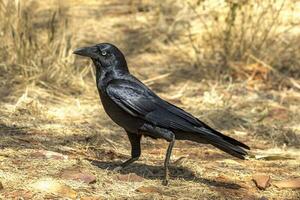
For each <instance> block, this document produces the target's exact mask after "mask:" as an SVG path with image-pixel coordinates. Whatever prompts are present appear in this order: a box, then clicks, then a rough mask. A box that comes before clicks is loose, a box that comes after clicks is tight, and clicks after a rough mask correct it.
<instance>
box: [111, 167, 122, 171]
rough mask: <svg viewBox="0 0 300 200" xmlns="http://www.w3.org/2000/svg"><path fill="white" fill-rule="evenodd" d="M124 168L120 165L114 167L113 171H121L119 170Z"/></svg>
mask: <svg viewBox="0 0 300 200" xmlns="http://www.w3.org/2000/svg"><path fill="white" fill-rule="evenodd" d="M122 169H123V167H121V166H118V167H115V168H114V169H113V171H114V172H119V171H121V170H122Z"/></svg>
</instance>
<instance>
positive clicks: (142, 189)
mask: <svg viewBox="0 0 300 200" xmlns="http://www.w3.org/2000/svg"><path fill="white" fill-rule="evenodd" d="M136 191H137V192H141V193H161V189H160V188H158V187H155V186H141V187H139V188H137V189H136Z"/></svg>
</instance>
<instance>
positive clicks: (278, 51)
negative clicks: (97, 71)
mask: <svg viewBox="0 0 300 200" xmlns="http://www.w3.org/2000/svg"><path fill="white" fill-rule="evenodd" d="M299 13H300V3H299V2H298V1H295V0H280V1H274V0H264V1H259V0H241V1H235V0H226V1H225V0H200V1H196V0H191V1H179V0H166V1H159V0H154V1H150V0H125V1H118V0H109V1H96V0H89V1H88V0H66V1H58V0H52V1H38V0H15V1H10V0H0V19H1V20H0V113H1V114H0V135H1V141H0V147H1V150H0V199H1V198H2V199H15V198H18V197H22V198H24V199H59V198H63V197H65V198H70V199H75V198H76V197H80V198H81V199H91V198H92V199H128V198H130V199H228V198H229V199H266V198H267V199H291V200H294V199H299V198H300V193H299V190H297V189H283V188H280V187H276V186H275V184H271V186H270V187H269V188H267V189H266V190H259V189H258V188H257V187H256V186H255V184H254V183H253V182H252V177H253V175H254V174H264V175H267V176H270V177H271V179H272V180H273V182H274V183H276V182H277V181H279V180H286V179H292V178H296V177H299V174H300V170H299V169H300V166H299V163H300V162H299V161H300V157H299V155H300V153H299V146H300V126H299V124H300V114H299V112H298V111H299V110H300V104H299V102H300V92H299V90H300V45H299V44H300V26H299V25H300V16H299ZM104 41H106V42H112V43H115V44H116V45H117V46H120V47H121V49H122V50H123V51H124V52H125V54H126V57H127V60H128V63H129V68H130V70H131V71H132V73H133V74H134V75H136V76H137V77H138V78H140V79H142V80H143V81H144V82H145V83H146V84H148V85H149V86H150V87H151V88H152V89H153V90H155V92H157V93H158V94H159V95H160V96H161V97H163V98H164V99H167V100H168V101H170V102H172V103H174V104H176V105H178V106H180V107H182V108H184V109H185V110H187V111H189V112H191V113H193V114H194V115H195V116H198V117H199V118H200V119H202V120H203V121H205V122H207V123H208V124H210V125H211V126H213V127H215V128H217V129H218V130H220V131H222V132H224V133H225V134H227V135H231V136H233V137H234V138H237V139H239V140H241V141H242V142H245V143H247V144H248V145H249V146H250V147H251V148H252V151H251V155H250V159H249V160H247V161H240V160H235V159H233V158H232V157H230V156H228V155H225V154H223V153H222V152H220V151H218V150H216V149H213V148H211V147H210V146H206V145H201V144H195V143H191V142H177V143H176V144H175V149H174V154H173V155H172V161H173V167H172V169H171V178H172V180H171V185H170V186H169V187H160V185H159V184H160V179H161V177H162V174H163V170H162V168H161V167H160V166H161V164H162V162H163V157H164V154H165V152H164V150H165V148H166V145H167V144H166V143H165V142H164V141H153V140H151V139H146V138H145V139H143V140H142V141H143V144H142V147H143V155H142V158H141V159H140V161H138V162H137V163H135V164H133V165H132V166H130V167H129V168H127V169H125V170H123V171H121V172H115V171H113V170H112V169H113V168H114V167H115V166H117V164H119V163H120V162H121V160H125V158H127V157H128V155H129V148H130V146H129V143H128V141H127V138H126V135H125V134H124V131H123V130H122V129H120V128H119V127H117V126H115V125H114V124H113V123H112V122H111V120H110V119H108V117H107V116H106V115H105V113H104V111H103V109H102V108H101V106H100V104H99V99H98V95H97V91H96V89H95V86H94V74H93V73H94V72H93V68H92V65H91V63H90V62H89V61H88V60H83V59H77V58H76V59H75V56H73V55H72V51H73V50H74V49H75V48H77V47H81V46H84V45H89V44H94V43H98V42H104ZM75 169H76V170H77V169H78V170H79V171H76V170H75ZM70 177H71V178H70ZM74 177H75V178H74ZM91 180H92V181H91ZM1 185H2V186H3V188H2V186H1Z"/></svg>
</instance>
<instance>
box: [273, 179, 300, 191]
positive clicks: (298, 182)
mask: <svg viewBox="0 0 300 200" xmlns="http://www.w3.org/2000/svg"><path fill="white" fill-rule="evenodd" d="M272 184H273V185H275V186H276V187H278V188H292V189H300V177H299V178H294V179H287V180H282V181H275V182H273V183H272Z"/></svg>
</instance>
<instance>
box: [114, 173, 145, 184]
mask: <svg viewBox="0 0 300 200" xmlns="http://www.w3.org/2000/svg"><path fill="white" fill-rule="evenodd" d="M115 179H116V180H119V181H128V182H142V181H143V180H144V178H143V177H141V176H138V175H136V174H134V173H130V174H119V175H117V176H116V177H115Z"/></svg>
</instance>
